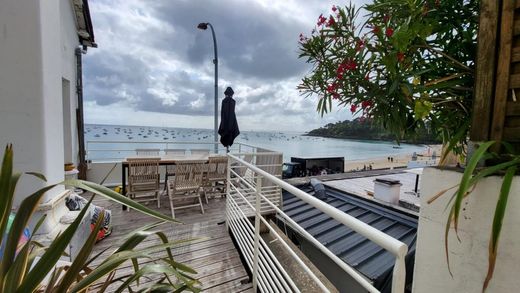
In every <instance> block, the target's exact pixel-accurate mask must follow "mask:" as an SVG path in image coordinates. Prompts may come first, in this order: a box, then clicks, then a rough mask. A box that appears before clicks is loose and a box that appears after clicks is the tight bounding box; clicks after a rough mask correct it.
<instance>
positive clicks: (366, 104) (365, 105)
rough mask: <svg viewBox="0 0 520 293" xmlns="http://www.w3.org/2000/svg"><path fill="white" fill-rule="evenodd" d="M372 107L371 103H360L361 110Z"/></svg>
mask: <svg viewBox="0 0 520 293" xmlns="http://www.w3.org/2000/svg"><path fill="white" fill-rule="evenodd" d="M370 107H372V102H371V101H363V102H361V108H363V110H364V109H366V108H370Z"/></svg>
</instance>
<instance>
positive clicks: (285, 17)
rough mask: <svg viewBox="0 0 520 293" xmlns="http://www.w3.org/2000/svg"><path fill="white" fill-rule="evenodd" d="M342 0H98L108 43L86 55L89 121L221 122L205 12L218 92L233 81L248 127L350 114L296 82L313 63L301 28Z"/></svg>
mask: <svg viewBox="0 0 520 293" xmlns="http://www.w3.org/2000/svg"><path fill="white" fill-rule="evenodd" d="M333 4H336V5H337V4H340V5H341V4H342V3H338V2H329V1H323V0H305V1H304V0H285V1H281V0H278V1H268V0H254V1H253V0H208V1H202V0H153V1H144V0H90V1H89V5H90V11H91V15H92V22H93V25H94V32H95V37H96V42H97V43H98V45H99V48H93V49H89V50H88V53H87V55H86V56H85V57H84V74H85V76H84V78H85V79H84V87H85V97H84V98H85V104H86V105H85V119H86V122H87V123H98V124H123V125H146V126H169V127H189V128H212V127H213V101H214V94H213V82H214V79H213V78H214V67H213V63H212V59H213V43H212V42H213V41H212V37H211V32H210V31H209V29H208V30H207V31H202V30H198V29H197V28H196V26H197V24H198V23H199V22H210V23H211V24H213V26H214V28H215V32H216V35H217V42H218V54H219V100H221V99H222V98H223V92H224V89H225V88H226V87H227V86H231V87H233V89H234V91H235V97H234V98H235V100H236V101H237V109H236V111H237V118H238V120H239V125H240V127H241V129H243V130H295V131H308V130H310V129H313V128H316V127H319V126H322V125H325V124H326V123H329V122H335V121H338V120H344V119H350V118H351V115H350V113H349V111H348V110H347V109H344V108H343V109H338V108H336V109H335V110H333V113H332V114H328V115H326V116H324V117H323V118H322V117H321V116H320V115H319V114H318V113H317V112H316V104H317V103H316V98H304V97H302V96H300V95H299V93H298V91H297V90H296V86H297V85H298V83H299V82H300V80H301V78H302V77H303V76H304V75H305V74H306V73H308V72H309V69H310V67H309V66H308V65H307V64H305V62H304V60H300V59H298V36H299V34H300V33H301V32H303V33H304V34H309V32H310V31H311V30H312V28H313V27H314V25H315V23H316V19H317V17H318V16H319V15H320V14H321V13H324V14H325V13H326V14H328V13H330V8H331V6H332V5H333ZM343 4H344V3H343ZM219 108H220V107H219ZM219 111H220V110H219Z"/></svg>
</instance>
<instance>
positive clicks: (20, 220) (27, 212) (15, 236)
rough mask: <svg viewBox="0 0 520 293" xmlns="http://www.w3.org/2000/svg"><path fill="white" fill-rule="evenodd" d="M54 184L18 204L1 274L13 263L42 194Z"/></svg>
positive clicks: (7, 240) (0, 267) (0, 269)
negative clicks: (19, 243) (21, 238)
mask: <svg viewBox="0 0 520 293" xmlns="http://www.w3.org/2000/svg"><path fill="white" fill-rule="evenodd" d="M54 186H55V185H50V186H47V187H44V188H42V189H40V190H38V191H36V192H35V193H33V194H31V195H30V196H29V197H27V198H25V199H24V200H23V201H22V203H21V204H20V208H19V209H18V212H17V213H16V216H15V218H14V221H13V224H12V225H11V229H10V231H9V234H8V237H7V239H6V244H5V249H4V255H3V259H2V264H1V266H0V272H2V274H3V273H6V272H7V271H8V270H9V267H10V266H11V265H12V264H13V262H14V257H15V254H16V249H17V247H18V242H19V240H20V237H21V236H22V234H23V231H24V229H25V227H26V226H27V224H28V223H29V220H30V219H31V217H32V215H33V213H34V211H35V210H36V208H37V207H38V203H39V202H40V200H41V198H42V196H43V195H44V194H45V193H46V192H47V191H48V190H50V189H52V188H54ZM6 282H7V280H6Z"/></svg>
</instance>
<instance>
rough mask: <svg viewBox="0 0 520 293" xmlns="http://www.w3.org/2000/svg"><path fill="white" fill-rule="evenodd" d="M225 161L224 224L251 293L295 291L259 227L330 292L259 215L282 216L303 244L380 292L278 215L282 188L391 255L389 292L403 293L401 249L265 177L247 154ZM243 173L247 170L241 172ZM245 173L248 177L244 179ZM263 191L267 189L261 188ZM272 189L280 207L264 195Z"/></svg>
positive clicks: (266, 173) (392, 240) (266, 172)
mask: <svg viewBox="0 0 520 293" xmlns="http://www.w3.org/2000/svg"><path fill="white" fill-rule="evenodd" d="M228 158H229V160H228V176H227V177H228V180H227V182H228V183H227V184H228V188H227V204H226V214H227V221H226V224H227V225H228V228H229V229H230V230H231V231H232V233H233V235H234V236H235V239H236V241H237V243H238V246H239V248H240V250H241V252H242V254H243V255H244V258H245V260H246V262H247V265H248V266H249V269H250V270H251V272H252V274H253V289H254V290H255V291H256V290H257V289H259V290H260V291H262V292H299V291H300V289H299V288H298V287H297V285H296V284H295V283H294V281H293V279H292V277H291V276H289V274H287V272H286V270H285V269H284V267H283V265H282V264H281V263H280V262H279V261H278V259H277V258H276V257H275V256H274V255H273V253H272V252H271V250H270V249H269V247H268V245H267V243H266V242H265V241H264V239H263V238H262V237H261V235H260V227H261V224H263V225H264V226H265V227H266V228H267V229H268V230H269V232H270V233H271V234H272V235H273V236H274V237H275V239H276V241H278V242H280V243H281V244H282V245H283V247H284V248H285V250H286V252H287V253H288V254H289V255H291V256H292V257H293V258H294V260H295V261H296V263H297V264H298V265H300V266H301V268H302V270H303V271H304V272H305V273H306V274H308V275H309V276H310V278H311V279H312V280H313V281H314V282H315V284H316V285H317V286H318V287H319V288H320V289H321V290H322V291H323V292H329V289H328V288H327V287H326V286H325V285H324V284H323V282H322V281H321V280H320V279H318V277H317V276H316V275H315V274H314V273H313V272H312V270H311V269H310V268H309V267H308V266H307V265H305V263H304V262H303V261H302V260H301V259H300V258H299V257H298V255H297V254H296V252H294V251H293V249H292V248H291V247H290V246H289V245H288V244H287V243H286V242H285V241H284V239H283V238H282V237H281V236H280V235H279V234H278V233H277V232H276V230H275V229H274V228H273V227H272V226H271V224H270V223H269V222H268V221H267V220H266V218H265V217H264V215H265V214H266V211H267V212H270V213H271V214H272V213H277V214H278V215H279V216H281V217H282V218H283V219H284V220H285V221H286V222H287V223H289V224H290V225H291V226H292V227H293V228H294V229H295V230H296V231H297V232H298V233H300V234H301V235H302V236H303V237H304V238H305V239H306V240H308V241H309V242H310V243H312V244H313V245H314V246H315V247H316V248H317V249H319V250H320V251H321V252H322V253H324V254H325V255H326V256H328V257H329V258H330V259H331V260H332V261H334V263H336V264H337V265H338V266H339V267H340V268H341V269H343V270H344V271H345V272H346V273H347V274H348V275H350V276H351V277H352V278H353V279H354V280H355V281H356V282H358V283H359V284H360V285H361V286H363V287H364V288H365V289H366V290H367V291H369V292H379V291H378V290H377V289H376V288H375V287H374V286H373V285H372V283H371V282H370V281H368V280H367V279H366V278H365V277H364V276H363V275H362V274H360V273H359V272H358V271H357V270H355V269H354V268H352V267H351V266H349V265H348V264H346V263H345V262H343V261H342V260H341V259H340V258H339V257H337V256H336V255H335V254H334V253H333V252H331V251H330V250H329V249H328V248H327V247H325V246H324V245H323V244H321V243H320V242H319V241H318V240H317V239H315V238H314V237H313V236H312V235H311V234H309V233H308V232H307V231H305V230H304V229H303V228H302V227H301V226H299V225H298V224H297V223H296V222H295V221H294V220H292V219H291V218H290V217H289V216H287V215H286V214H285V213H284V212H283V211H282V209H281V190H282V189H284V190H286V191H288V192H290V193H291V194H293V195H294V196H296V197H298V198H299V199H301V200H303V201H304V202H306V203H308V204H310V205H311V206H313V207H315V208H317V209H319V210H320V211H322V212H323V213H325V214H327V215H329V216H330V217H332V218H334V219H335V220H336V221H338V222H339V223H341V224H343V225H345V226H347V227H349V228H350V229H352V230H354V231H356V232H357V233H359V234H361V235H363V236H365V237H366V238H368V239H369V240H371V241H373V242H374V243H376V244H378V245H379V246H380V247H382V248H384V249H385V250H387V251H389V252H390V253H392V254H393V255H394V256H395V265H394V270H393V277H392V292H399V293H401V292H404V286H405V277H406V268H405V256H406V254H407V252H408V247H407V246H406V244H404V243H402V242H401V241H399V240H397V239H395V238H393V237H391V236H389V235H387V234H385V233H383V232H381V231H379V230H377V229H376V228H374V227H372V226H370V225H368V224H366V223H364V222H362V221H360V220H358V219H356V218H354V217H352V216H350V215H348V214H346V213H344V212H342V211H341V210H339V209H337V208H335V207H333V206H331V205H328V204H327V203H325V202H323V201H321V200H319V199H317V198H315V197H313V196H311V195H309V194H307V193H305V192H303V191H302V190H300V189H298V188H296V187H294V186H292V185H290V184H288V183H286V182H285V181H283V180H281V179H280V178H278V177H277V176H274V175H273V174H272V172H269V171H272V169H268V168H263V167H262V166H258V165H255V164H254V162H252V160H249V161H248V160H245V158H248V157H247V155H244V154H228ZM260 161H262V160H260ZM243 169H245V170H247V171H246V172H243V171H241V170H243ZM248 172H249V175H246V174H247V173H248ZM266 186H267V187H269V188H267V189H266V188H265V187H266ZM272 189H278V190H277V192H279V197H278V199H279V200H280V201H279V202H277V200H274V201H273V199H276V197H274V198H273V197H272V196H271V195H270V194H269V191H270V190H272ZM252 217H254V224H253V223H251V221H250V220H249V219H250V218H252Z"/></svg>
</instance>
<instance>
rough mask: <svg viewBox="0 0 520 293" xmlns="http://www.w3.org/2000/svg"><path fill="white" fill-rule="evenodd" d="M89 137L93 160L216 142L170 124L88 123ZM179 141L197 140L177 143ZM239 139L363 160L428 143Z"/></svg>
mask: <svg viewBox="0 0 520 293" xmlns="http://www.w3.org/2000/svg"><path fill="white" fill-rule="evenodd" d="M85 141H86V148H87V155H88V159H89V160H108V159H114V160H117V159H122V158H125V157H129V156H132V155H135V149H138V148H158V149H165V148H187V149H193V148H199V149H200V148H207V149H212V147H213V146H211V145H204V144H199V143H204V142H212V141H213V130H212V129H192V128H168V127H148V126H118V125H95V124H87V125H85ZM176 142H184V143H187V142H194V144H182V145H176V144H175V143H176ZM235 142H242V143H245V144H249V145H253V146H257V147H262V148H266V149H270V150H273V151H277V152H281V153H283V155H284V161H290V158H291V157H344V158H345V160H363V159H369V158H381V157H388V156H395V155H401V154H412V153H414V152H417V153H421V152H424V151H425V149H426V147H425V146H424V145H411V144H400V145H399V146H397V144H396V143H394V142H383V141H367V140H352V139H336V138H322V137H312V136H305V133H302V132H280V131H277V132H271V131H241V133H240V135H239V136H238V137H237V138H236V139H235Z"/></svg>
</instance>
